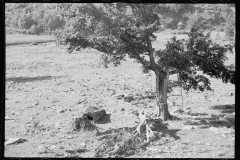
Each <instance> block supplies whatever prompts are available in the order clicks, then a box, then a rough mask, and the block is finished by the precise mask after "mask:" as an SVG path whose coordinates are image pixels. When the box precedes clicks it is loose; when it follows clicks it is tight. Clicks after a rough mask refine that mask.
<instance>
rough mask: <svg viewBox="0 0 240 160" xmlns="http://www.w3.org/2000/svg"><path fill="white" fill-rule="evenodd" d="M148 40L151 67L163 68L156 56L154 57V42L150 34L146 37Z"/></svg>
mask: <svg viewBox="0 0 240 160" xmlns="http://www.w3.org/2000/svg"><path fill="white" fill-rule="evenodd" d="M146 40H147V45H148V53H149V58H150V63H151V67H152V68H153V69H159V70H161V68H160V67H159V66H158V65H157V64H156V62H155V60H154V57H153V48H152V43H151V41H150V38H149V35H148V36H147V37H146Z"/></svg>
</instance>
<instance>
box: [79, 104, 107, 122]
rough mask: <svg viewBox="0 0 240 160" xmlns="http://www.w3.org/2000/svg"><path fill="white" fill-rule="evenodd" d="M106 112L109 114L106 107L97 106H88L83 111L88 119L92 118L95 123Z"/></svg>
mask: <svg viewBox="0 0 240 160" xmlns="http://www.w3.org/2000/svg"><path fill="white" fill-rule="evenodd" d="M106 114H107V113H106V110H104V109H101V110H100V109H99V108H97V107H88V108H87V109H86V110H85V112H84V113H83V115H86V116H87V117H88V119H89V120H92V121H93V122H94V123H95V122H97V121H98V120H99V119H100V118H102V117H103V116H105V115H106Z"/></svg>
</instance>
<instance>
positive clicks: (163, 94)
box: [155, 68, 170, 121]
mask: <svg viewBox="0 0 240 160" xmlns="http://www.w3.org/2000/svg"><path fill="white" fill-rule="evenodd" d="M163 72H165V73H163ZM163 72H161V71H159V70H156V71H155V74H156V93H157V94H156V104H157V110H158V116H159V117H160V118H161V119H162V120H163V121H166V120H168V119H169V118H170V114H169V111H168V105H167V88H168V79H169V71H168V68H165V69H164V71H163Z"/></svg>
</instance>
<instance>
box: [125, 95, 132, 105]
mask: <svg viewBox="0 0 240 160" xmlns="http://www.w3.org/2000/svg"><path fill="white" fill-rule="evenodd" d="M132 100H133V96H132V95H125V96H124V102H128V103H129V102H131V101H132Z"/></svg>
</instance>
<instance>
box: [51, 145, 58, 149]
mask: <svg viewBox="0 0 240 160" xmlns="http://www.w3.org/2000/svg"><path fill="white" fill-rule="evenodd" d="M56 147H57V146H56V145H52V146H50V147H49V149H55V148H56Z"/></svg>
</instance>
